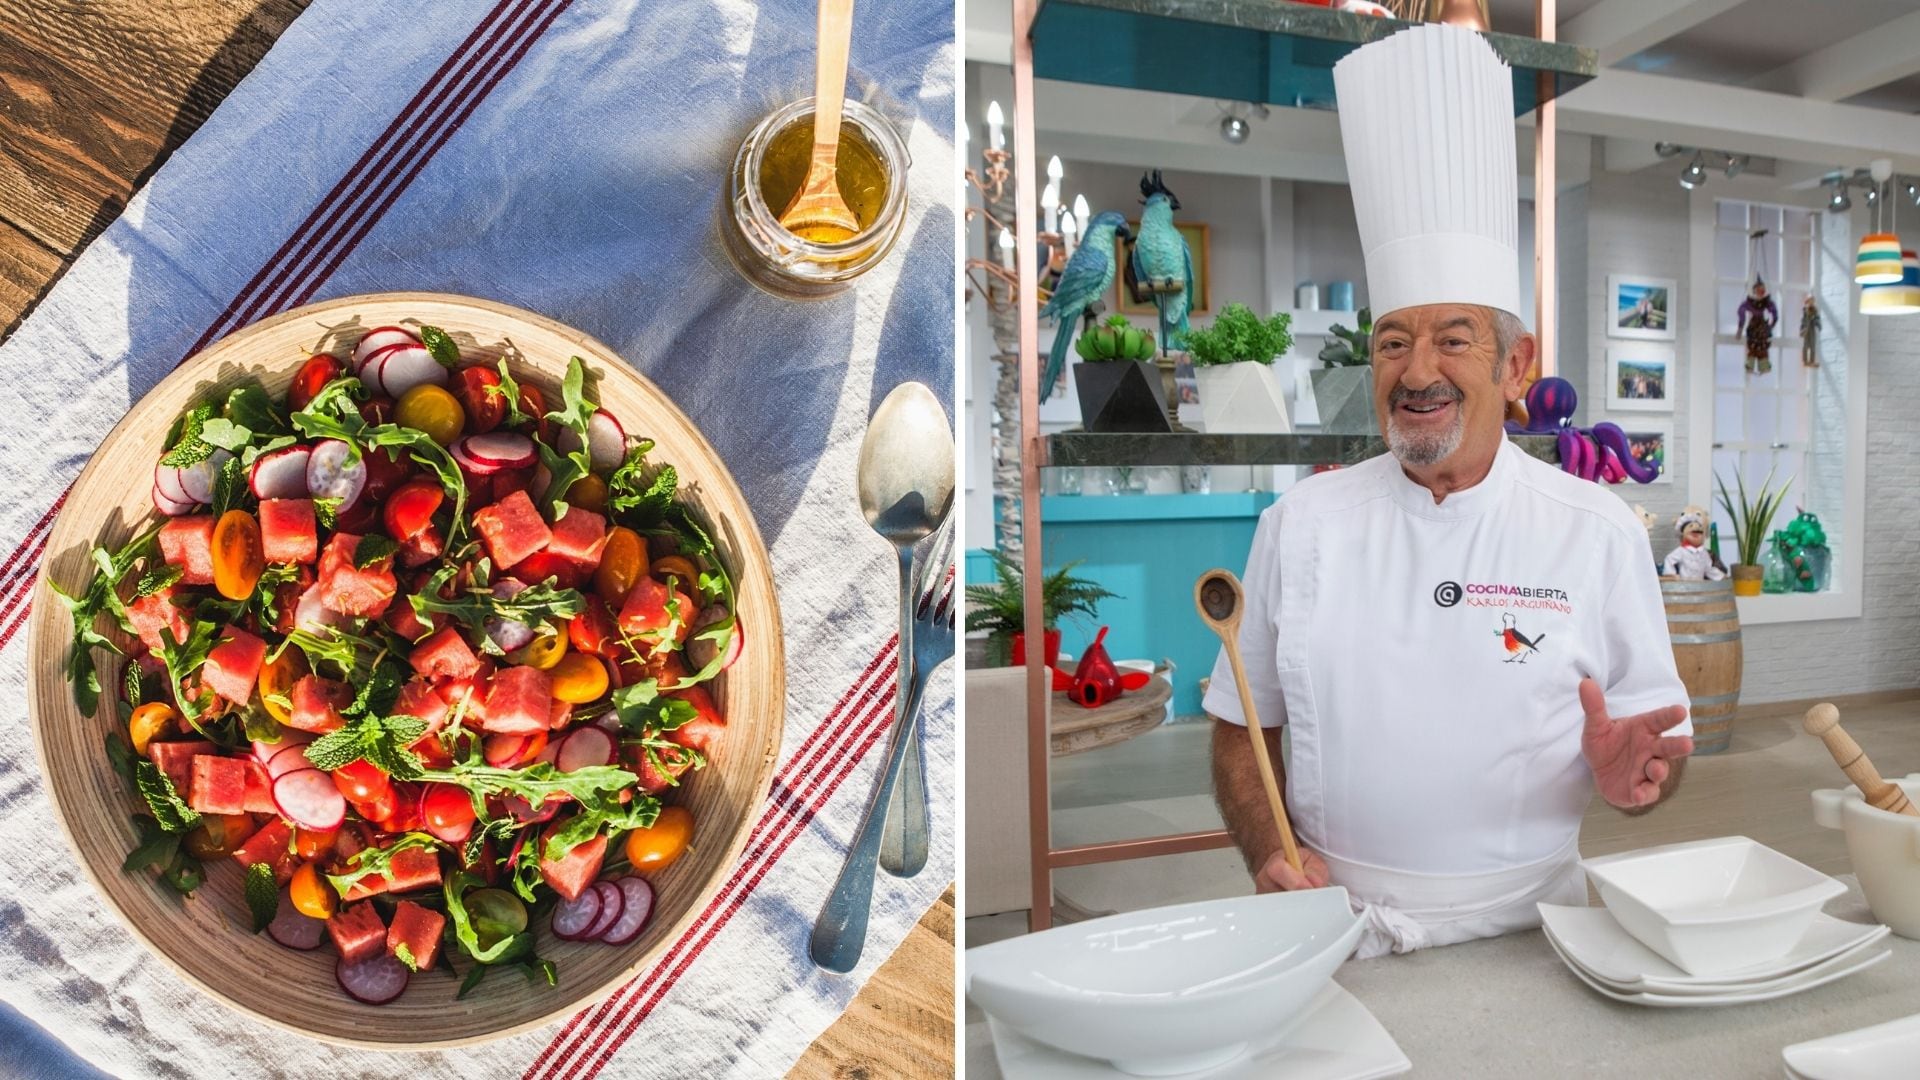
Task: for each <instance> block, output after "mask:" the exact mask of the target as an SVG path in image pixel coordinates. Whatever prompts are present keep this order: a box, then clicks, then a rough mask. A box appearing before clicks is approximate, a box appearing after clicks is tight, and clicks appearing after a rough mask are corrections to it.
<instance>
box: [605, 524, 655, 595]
mask: <svg viewBox="0 0 1920 1080" xmlns="http://www.w3.org/2000/svg"><path fill="white" fill-rule="evenodd" d="M646 572H647V542H646V541H645V540H643V539H641V537H640V534H639V533H637V532H634V531H633V530H632V529H629V528H627V527H626V526H625V525H615V526H614V527H613V528H611V529H608V530H607V546H606V547H604V548H602V549H601V551H600V565H599V566H598V567H597V568H595V570H594V571H593V589H594V591H595V592H597V593H599V594H600V596H601V598H602V599H604V600H606V602H607V606H609V607H612V608H615V609H618V608H619V606H620V605H621V604H622V603H623V602H625V601H626V599H627V592H628V590H630V589H632V588H633V583H634V582H636V581H639V580H640V575H641V574H644V573H646Z"/></svg>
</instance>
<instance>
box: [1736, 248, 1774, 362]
mask: <svg viewBox="0 0 1920 1080" xmlns="http://www.w3.org/2000/svg"><path fill="white" fill-rule="evenodd" d="M1766 235H1767V230H1766V229H1755V230H1754V231H1753V234H1752V235H1751V236H1750V237H1748V243H1749V244H1750V245H1751V254H1752V263H1753V285H1752V286H1751V287H1750V288H1748V289H1747V298H1746V299H1745V300H1744V301H1742V302H1741V304H1740V312H1739V314H1740V326H1739V330H1738V332H1739V333H1740V334H1743V335H1744V336H1745V337H1746V339H1747V374H1749V375H1765V374H1766V373H1767V372H1769V371H1772V370H1773V328H1774V327H1775V326H1777V325H1779V323H1780V305H1778V304H1776V303H1774V302H1773V297H1771V296H1769V295H1767V280H1766V275H1765V273H1764V271H1765V263H1766V258H1767V254H1766V245H1764V244H1762V243H1761V240H1762V239H1763V238H1765V236H1766Z"/></svg>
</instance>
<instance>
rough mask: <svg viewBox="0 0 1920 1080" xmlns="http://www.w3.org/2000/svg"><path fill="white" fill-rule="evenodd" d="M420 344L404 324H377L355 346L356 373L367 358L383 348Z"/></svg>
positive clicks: (354, 364)
mask: <svg viewBox="0 0 1920 1080" xmlns="http://www.w3.org/2000/svg"><path fill="white" fill-rule="evenodd" d="M418 344H420V339H419V338H417V337H415V336H414V334H413V331H411V330H409V329H407V328H406V327H404V326H376V327H374V328H373V329H371V330H369V331H367V335H366V336H365V337H363V338H361V339H360V343H359V344H358V345H355V346H354V347H353V370H354V373H355V374H356V375H357V374H359V372H360V369H361V368H362V367H363V366H365V365H366V362H367V360H368V359H369V358H370V357H372V356H373V354H374V353H377V352H379V351H380V350H381V349H385V348H390V347H392V346H394V345H418Z"/></svg>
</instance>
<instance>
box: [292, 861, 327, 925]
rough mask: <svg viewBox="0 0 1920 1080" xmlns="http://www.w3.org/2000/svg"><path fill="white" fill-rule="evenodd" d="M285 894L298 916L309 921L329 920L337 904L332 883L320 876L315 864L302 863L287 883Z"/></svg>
mask: <svg viewBox="0 0 1920 1080" xmlns="http://www.w3.org/2000/svg"><path fill="white" fill-rule="evenodd" d="M287 894H288V896H289V897H291V898H292V900H293V906H294V907H295V908H296V909H298V910H299V912H300V914H302V915H305V916H307V917H308V918H310V919H326V918H331V917H332V916H333V909H334V906H335V905H336V904H337V903H338V902H339V897H338V896H337V895H336V894H335V893H334V891H333V883H332V882H330V881H328V880H326V879H325V878H323V877H321V876H320V868H319V866H318V865H317V864H315V863H302V864H301V866H300V869H298V870H295V871H294V872H293V880H292V881H290V882H288V883H287Z"/></svg>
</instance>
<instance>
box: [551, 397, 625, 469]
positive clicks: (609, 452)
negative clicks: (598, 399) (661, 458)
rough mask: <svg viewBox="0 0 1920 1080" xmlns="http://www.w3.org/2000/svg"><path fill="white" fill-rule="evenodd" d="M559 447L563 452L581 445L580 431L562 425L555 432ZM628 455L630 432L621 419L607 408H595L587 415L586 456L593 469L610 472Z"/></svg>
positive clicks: (576, 448) (568, 451) (566, 452)
mask: <svg viewBox="0 0 1920 1080" xmlns="http://www.w3.org/2000/svg"><path fill="white" fill-rule="evenodd" d="M555 442H556V447H555V448H556V449H558V450H559V451H560V452H561V453H563V454H571V453H573V452H574V451H575V450H578V449H580V435H579V433H578V432H576V431H574V430H573V429H572V428H563V429H561V431H560V432H559V434H558V435H557V436H556V439H555ZM626 459H627V433H626V431H625V430H624V429H622V428H621V427H620V421H618V420H616V419H614V417H613V414H612V413H610V412H608V411H607V410H605V409H596V410H594V413H593V415H592V416H589V417H587V460H588V461H589V462H590V463H592V465H593V471H594V472H607V471H609V470H611V469H617V468H619V467H620V463H621V462H623V461H625V460H626Z"/></svg>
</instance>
